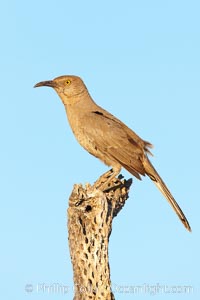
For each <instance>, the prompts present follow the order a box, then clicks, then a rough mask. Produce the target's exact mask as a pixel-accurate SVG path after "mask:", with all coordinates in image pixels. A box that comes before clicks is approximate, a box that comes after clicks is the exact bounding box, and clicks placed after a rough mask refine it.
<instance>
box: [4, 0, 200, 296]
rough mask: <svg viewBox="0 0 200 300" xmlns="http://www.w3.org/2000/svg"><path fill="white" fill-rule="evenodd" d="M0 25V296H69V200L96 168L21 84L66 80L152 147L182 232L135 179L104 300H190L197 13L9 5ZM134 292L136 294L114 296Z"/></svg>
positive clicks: (118, 224) (119, 224)
mask: <svg viewBox="0 0 200 300" xmlns="http://www.w3.org/2000/svg"><path fill="white" fill-rule="evenodd" d="M0 14H1V18H0V23H1V24H0V25H1V32H2V33H1V48H0V54H1V55H0V60H1V72H0V79H1V110H0V131H1V142H0V143H1V147H0V151H1V155H0V165H1V167H0V182H1V189H0V198H1V210H0V211H1V217H0V228H1V229H0V230H1V235H0V236H1V247H0V260H1V262H0V276H1V280H0V285H1V289H0V290H1V292H0V298H1V299H4V300H11V299H21V300H24V299H36V300H39V299H49V300H51V299H54V300H55V299H58V300H59V299H72V298H73V292H72V287H73V280H72V275H73V274H72V267H71V262H70V256H69V251H68V240H67V228H66V222H67V219H66V209H67V206H68V197H69V195H70V193H71V190H72V186H73V184H74V183H83V184H84V183H86V182H90V183H93V182H94V181H95V180H96V179H97V178H98V177H99V175H101V174H102V173H104V172H105V171H106V170H107V167H106V166H104V165H103V164H102V163H101V162H99V161H98V160H97V159H95V158H93V157H92V156H91V155H89V154H88V153H87V152H86V151H85V150H83V149H82V148H81V147H80V146H79V145H78V143H77V142H76V140H75V138H74V137H73V135H72V133H71V130H70V128H69V125H68V122H67V119H66V115H65V111H64V107H63V105H62V103H61V101H60V100H59V98H58V96H57V95H56V94H55V92H54V91H53V90H52V89H50V88H49V89H48V88H40V89H33V85H34V84H35V83H37V82H38V81H42V80H49V79H52V78H54V77H57V76H59V75H64V74H74V75H79V76H81V77H82V78H83V79H84V81H85V83H86V85H87V86H88V89H89V91H90V93H91V95H92V96H93V98H94V99H95V101H96V102H97V103H98V104H99V105H101V106H103V107H104V108H106V109H107V110H109V111H110V112H112V113H113V114H114V115H116V116H117V117H118V118H120V119H121V120H122V121H124V122H125V123H126V124H127V125H128V126H129V127H131V128H132V129H133V130H134V131H136V132H137V133H138V134H139V135H140V136H141V137H142V138H144V139H146V140H149V141H150V142H152V143H153V144H154V146H155V148H154V150H153V152H154V155H155V157H154V158H152V162H153V164H154V166H155V167H156V168H157V169H158V171H159V172H160V174H161V175H162V177H163V178H164V180H165V182H166V183H167V184H168V186H169V188H170V189H171V191H172V192H173V194H174V196H175V198H176V199H177V201H178V203H179V204H180V206H181V207H182V209H183V210H184V212H185V214H186V216H187V217H188V219H189V221H190V224H191V226H192V229H193V232H192V233H191V234H190V233H189V232H187V231H186V230H185V228H184V227H183V226H182V224H181V223H180V222H179V220H178V218H177V217H176V215H175V214H174V212H173V211H172V209H171V208H170V206H169V205H168V203H167V201H165V199H164V198H163V196H162V195H161V194H160V192H159V191H158V190H157V189H156V187H155V186H154V184H153V183H152V182H151V181H150V180H149V179H148V178H145V179H144V180H143V181H142V182H140V181H138V180H137V179H134V182H133V185H132V188H131V192H130V198H129V200H128V202H127V204H126V206H125V207H124V209H123V210H122V212H121V213H120V214H119V215H118V217H117V218H116V219H115V220H114V224H113V232H112V235H111V238H110V249H109V250H110V266H111V277H112V283H113V287H114V291H115V297H116V299H121V300H124V299H137V298H138V299H152V295H151V292H152V293H153V291H154V290H153V286H155V285H160V286H167V287H171V286H192V288H193V292H192V291H191V292H190V293H179V294H177V293H169V290H167V291H168V293H165V292H163V293H162V291H161V290H159V292H158V293H157V296H156V299H199V297H200V279H199V278H200V274H199V273H200V271H199V270H200V259H199V257H200V254H199V253H200V243H199V242H200V234H199V229H200V218H199V211H200V201H199V186H200V182H199V179H200V178H199V168H200V163H199V149H200V142H199V123H200V122H199V119H200V116H199V115H200V104H199V100H200V84H199V83H200V2H199V1H194V0H191V1H185V0H175V1H174V0H168V1H159V0H157V1H156V0H151V1H148V0H141V1H135V0H133V1H131V0H129V1H128V0H125V1H105V0H102V1H88V0H85V1H68V0H65V1H64V0H61V1H59V0H58V1H51V0H49V1H45V0H44V1H39V0H35V1H9V0H8V1H4V2H2V4H1V12H0ZM122 174H123V175H124V176H125V177H126V178H127V179H128V178H130V177H132V176H131V175H130V174H129V173H128V172H126V171H124V170H123V171H122ZM27 284H31V285H32V287H33V291H32V292H27V291H26V290H25V286H26V285H27ZM42 284H45V285H47V286H48V285H53V284H59V285H61V286H67V287H69V291H68V292H67V293H66V294H61V293H50V294H48V292H43V291H42ZM134 286H142V287H143V291H142V292H140V293H139V294H134V293H131V292H130V293H125V291H129V290H130V289H131V287H134ZM148 286H149V290H148ZM125 287H128V288H125ZM145 287H146V290H145ZM145 291H146V292H145Z"/></svg>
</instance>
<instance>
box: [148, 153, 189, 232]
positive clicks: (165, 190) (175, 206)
mask: <svg viewBox="0 0 200 300" xmlns="http://www.w3.org/2000/svg"><path fill="white" fill-rule="evenodd" d="M143 165H144V168H145V171H146V174H147V175H148V176H149V177H150V178H151V180H152V181H153V182H154V183H155V185H156V186H157V187H158V188H159V190H160V191H161V193H162V194H163V195H164V196H165V198H166V199H167V201H168V202H169V204H170V205H171V206H172V208H173V209H174V211H175V212H176V214H177V216H178V217H179V219H180V220H181V222H182V223H183V225H184V226H185V228H186V229H187V230H189V231H191V228H190V224H189V222H188V220H187V218H186V217H185V215H184V213H183V211H182V209H181V208H180V206H179V205H178V203H177V202H176V200H175V199H174V197H173V196H172V194H171V193H170V191H169V190H168V188H167V186H166V185H165V183H164V181H163V180H162V178H161V177H160V176H159V174H158V173H157V171H156V170H155V168H154V167H153V165H152V164H151V162H150V160H149V159H148V158H147V157H146V158H145V159H144V161H143Z"/></svg>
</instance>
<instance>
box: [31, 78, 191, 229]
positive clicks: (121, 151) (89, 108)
mask: <svg viewBox="0 0 200 300" xmlns="http://www.w3.org/2000/svg"><path fill="white" fill-rule="evenodd" d="M40 86H50V87H52V88H54V89H55V91H56V92H57V94H58V95H59V97H60V98H61V100H62V102H63V104H64V106H65V109H66V113H67V117H68V120H69V123H70V126H71V128H72V131H73V133H74V135H75V137H76V138H77V140H78V142H79V143H80V145H81V146H83V147H84V148H85V149H86V150H87V151H88V152H89V153H90V154H92V155H94V156H95V157H97V158H99V159H100V160H101V161H103V162H104V163H105V164H106V165H108V166H111V167H112V175H111V176H110V178H109V179H108V180H109V181H110V180H111V179H113V177H115V176H116V175H118V174H119V173H120V170H121V168H122V167H124V168H125V169H126V170H128V171H129V172H130V173H131V174H133V175H134V176H135V177H137V178H138V179H141V177H140V175H143V176H145V175H148V176H149V177H150V179H151V180H152V181H153V182H154V183H155V184H156V186H157V187H158V188H159V190H160V191H161V192H162V193H163V195H164V196H165V197H166V199H167V200H168V202H169V203H170V204H171V206H172V207H173V209H174V210H175V212H176V213H177V215H178V217H179V218H180V220H181V222H182V223H183V224H184V226H185V227H186V228H187V229H188V230H189V231H191V228H190V225H189V223H188V221H187V219H186V217H185V215H184V213H183V212H182V210H181V208H180V207H179V205H178V203H177V202H176V201H175V199H174V197H173V196H172V194H171V193H170V191H169V190H168V188H167V186H166V185H165V183H164V182H163V180H162V179H161V177H160V176H159V174H158V173H157V171H156V170H155V169H154V167H153V166H152V164H151V162H150V160H149V158H148V156H147V154H151V152H150V150H149V149H148V148H151V147H152V145H151V144H150V143H149V142H146V141H144V140H142V139H141V138H140V137H139V136H138V135H137V134H136V133H135V132H133V131H132V130H131V129H130V128H128V127H127V126H126V125H125V124H124V123H122V122H121V121H120V120H118V119H117V118H115V117H114V116H113V115H111V114H110V113H109V112H107V111H106V110H104V109H103V108H101V107H100V106H98V105H97V104H96V103H95V102H94V101H93V99H92V98H91V96H90V94H89V92H88V90H87V88H86V86H85V84H84V82H83V81H82V80H81V78H80V77H77V76H71V75H69V76H60V77H57V78H55V79H53V80H49V81H42V82H39V83H37V84H36V85H35V87H40Z"/></svg>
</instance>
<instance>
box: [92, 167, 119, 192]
mask: <svg viewBox="0 0 200 300" xmlns="http://www.w3.org/2000/svg"><path fill="white" fill-rule="evenodd" d="M120 170H121V167H113V168H112V169H110V170H109V171H107V172H106V173H104V174H103V175H101V177H100V178H99V179H98V180H97V181H96V182H95V186H96V188H100V189H101V190H102V191H107V190H109V189H110V188H111V183H112V182H113V179H114V178H116V176H117V175H118V174H119V173H120ZM116 183H118V182H116V180H115V184H116ZM119 183H120V184H121V181H119Z"/></svg>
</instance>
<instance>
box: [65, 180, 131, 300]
mask: <svg viewBox="0 0 200 300" xmlns="http://www.w3.org/2000/svg"><path fill="white" fill-rule="evenodd" d="M105 181H106V177H105V176H101V177H100V178H99V180H97V181H96V182H95V184H94V185H93V186H90V185H89V184H88V185H86V186H85V187H83V186H82V185H75V186H74V189H73V191H72V194H71V196H70V199H69V208H68V232H69V247H70V254H71V260H72V265H73V273H74V287H75V295H74V300H87V299H90V300H91V299H93V300H94V299H95V300H97V299H98V300H110V299H114V295H113V293H112V291H111V281H110V268H109V260H108V243H109V236H110V234H111V230H112V220H113V218H114V217H115V216H116V215H117V214H118V212H119V211H120V210H121V209H122V207H123V206H124V204H125V201H126V200H127V198H128V192H129V188H130V186H131V183H132V181H131V179H129V180H128V181H126V180H122V179H117V178H114V179H113V181H112V182H111V183H110V185H109V187H108V189H107V190H106V191H104V192H103V191H102V187H103V188H104V187H105Z"/></svg>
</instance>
